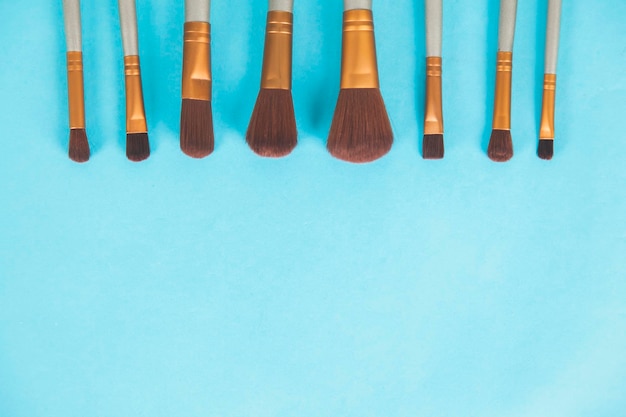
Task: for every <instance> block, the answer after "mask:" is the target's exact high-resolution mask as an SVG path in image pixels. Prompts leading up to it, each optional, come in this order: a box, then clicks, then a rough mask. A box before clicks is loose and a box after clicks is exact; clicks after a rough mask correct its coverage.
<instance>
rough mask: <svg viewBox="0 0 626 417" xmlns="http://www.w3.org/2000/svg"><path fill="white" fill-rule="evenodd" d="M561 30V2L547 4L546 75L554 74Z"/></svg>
mask: <svg viewBox="0 0 626 417" xmlns="http://www.w3.org/2000/svg"><path fill="white" fill-rule="evenodd" d="M560 30H561V0H550V2H549V3H548V29H547V31H546V64H545V65H546V68H545V73H546V74H556V66H557V60H558V56H559V32H560Z"/></svg>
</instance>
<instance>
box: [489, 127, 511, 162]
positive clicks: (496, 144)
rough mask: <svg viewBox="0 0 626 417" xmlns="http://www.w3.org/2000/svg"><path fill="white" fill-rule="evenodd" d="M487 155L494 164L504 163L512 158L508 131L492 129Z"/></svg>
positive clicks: (509, 132)
mask: <svg viewBox="0 0 626 417" xmlns="http://www.w3.org/2000/svg"><path fill="white" fill-rule="evenodd" d="M487 155H488V156H489V158H490V159H491V160H492V161H495V162H506V161H508V160H509V159H511V158H513V140H512V139H511V131H510V130H498V129H494V130H493V131H492V132H491V138H490V139H489V148H488V149H487Z"/></svg>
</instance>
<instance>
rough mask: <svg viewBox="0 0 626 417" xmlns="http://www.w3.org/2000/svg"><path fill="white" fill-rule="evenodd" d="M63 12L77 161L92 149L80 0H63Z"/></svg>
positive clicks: (72, 148)
mask: <svg viewBox="0 0 626 417" xmlns="http://www.w3.org/2000/svg"><path fill="white" fill-rule="evenodd" d="M63 16H64V20H65V39H66V43H67V91H68V104H69V116H70V145H69V157H70V159H71V160H72V161H75V162H87V161H88V160H89V153H90V152H89V142H88V141H87V133H86V130H85V97H84V85H83V53H82V38H81V24H80V0H63Z"/></svg>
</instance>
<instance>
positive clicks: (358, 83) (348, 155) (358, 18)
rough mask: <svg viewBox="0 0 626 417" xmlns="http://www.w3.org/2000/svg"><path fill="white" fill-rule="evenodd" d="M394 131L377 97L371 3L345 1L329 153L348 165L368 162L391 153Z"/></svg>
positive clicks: (380, 99)
mask: <svg viewBox="0 0 626 417" xmlns="http://www.w3.org/2000/svg"><path fill="white" fill-rule="evenodd" d="M392 143H393V131H392V130H391V123H390V122H389V116H388V115H387V109H386V108H385V103H384V101H383V97H382V95H381V94H380V87H379V80H378V64H377V62H376V46H375V41H374V23H373V15H372V0H344V14H343V43H342V59H341V90H340V91H339V98H338V100H337V106H336V108H335V115H334V116H333V121H332V125H331V127H330V133H329V134H328V144H327V148H328V151H329V152H330V153H331V154H332V155H333V156H334V157H335V158H339V159H342V160H344V161H348V162H354V163H364V162H371V161H374V160H375V159H378V158H380V157H382V156H383V155H385V154H386V153H387V152H389V150H390V149H391V145H392Z"/></svg>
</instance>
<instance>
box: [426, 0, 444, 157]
mask: <svg viewBox="0 0 626 417" xmlns="http://www.w3.org/2000/svg"><path fill="white" fill-rule="evenodd" d="M442 18H443V0H426V55H427V56H426V105H425V106H424V110H425V112H424V113H425V115H424V142H423V157H424V159H441V158H443V153H444V148H443V106H442V98H441V37H442V27H443V24H442V23H443V19H442Z"/></svg>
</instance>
